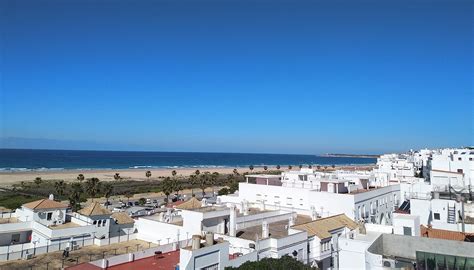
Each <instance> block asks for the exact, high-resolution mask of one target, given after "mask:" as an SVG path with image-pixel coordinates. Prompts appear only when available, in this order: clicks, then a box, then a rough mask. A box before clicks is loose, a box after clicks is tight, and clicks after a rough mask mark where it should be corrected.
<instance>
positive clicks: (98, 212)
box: [78, 202, 112, 217]
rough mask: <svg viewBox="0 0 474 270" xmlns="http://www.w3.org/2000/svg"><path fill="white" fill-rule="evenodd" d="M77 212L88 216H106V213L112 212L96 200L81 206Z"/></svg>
mask: <svg viewBox="0 0 474 270" xmlns="http://www.w3.org/2000/svg"><path fill="white" fill-rule="evenodd" d="M78 213H79V214H81V215H83V216H88V217H92V216H107V215H111V214H112V212H110V211H109V210H107V209H105V208H104V207H102V206H101V205H100V204H99V203H98V202H94V203H91V204H89V205H88V206H86V207H84V208H82V209H81V210H79V211H78Z"/></svg>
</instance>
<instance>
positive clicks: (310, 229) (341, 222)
mask: <svg viewBox="0 0 474 270" xmlns="http://www.w3.org/2000/svg"><path fill="white" fill-rule="evenodd" d="M344 227H347V228H349V229H351V230H353V229H355V228H357V227H358V225H357V223H356V222H355V221H353V220H352V219H350V218H348V217H347V216H346V215H344V214H340V215H335V216H331V217H326V218H320V219H317V220H314V221H310V222H308V223H303V224H300V225H296V226H292V228H293V229H297V230H302V231H306V232H307V233H308V236H314V235H316V236H317V237H319V238H320V239H325V238H329V237H331V233H330V232H331V231H333V230H337V229H341V228H344Z"/></svg>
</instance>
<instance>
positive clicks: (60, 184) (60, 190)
mask: <svg viewBox="0 0 474 270" xmlns="http://www.w3.org/2000/svg"><path fill="white" fill-rule="evenodd" d="M54 189H55V190H56V194H58V196H63V195H64V191H65V190H66V183H64V180H59V181H56V182H55V183H54Z"/></svg>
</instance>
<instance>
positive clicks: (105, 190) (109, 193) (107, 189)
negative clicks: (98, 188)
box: [102, 183, 114, 208]
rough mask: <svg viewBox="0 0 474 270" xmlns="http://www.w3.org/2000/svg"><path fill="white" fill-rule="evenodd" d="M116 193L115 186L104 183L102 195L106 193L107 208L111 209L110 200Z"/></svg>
mask: <svg viewBox="0 0 474 270" xmlns="http://www.w3.org/2000/svg"><path fill="white" fill-rule="evenodd" d="M113 192H114V186H112V184H111V183H104V184H103V185H102V193H104V197H105V202H106V204H105V208H109V198H110V196H112V193H113Z"/></svg>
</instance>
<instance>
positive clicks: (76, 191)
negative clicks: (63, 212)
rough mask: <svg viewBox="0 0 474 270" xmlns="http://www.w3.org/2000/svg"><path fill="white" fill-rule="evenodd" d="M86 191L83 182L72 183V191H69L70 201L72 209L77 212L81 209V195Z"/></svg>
mask: <svg viewBox="0 0 474 270" xmlns="http://www.w3.org/2000/svg"><path fill="white" fill-rule="evenodd" d="M83 192H84V190H83V189H82V185H81V183H72V184H71V191H70V192H69V203H70V204H71V207H72V211H74V212H77V211H78V210H79V209H81V195H82V193H83Z"/></svg>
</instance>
